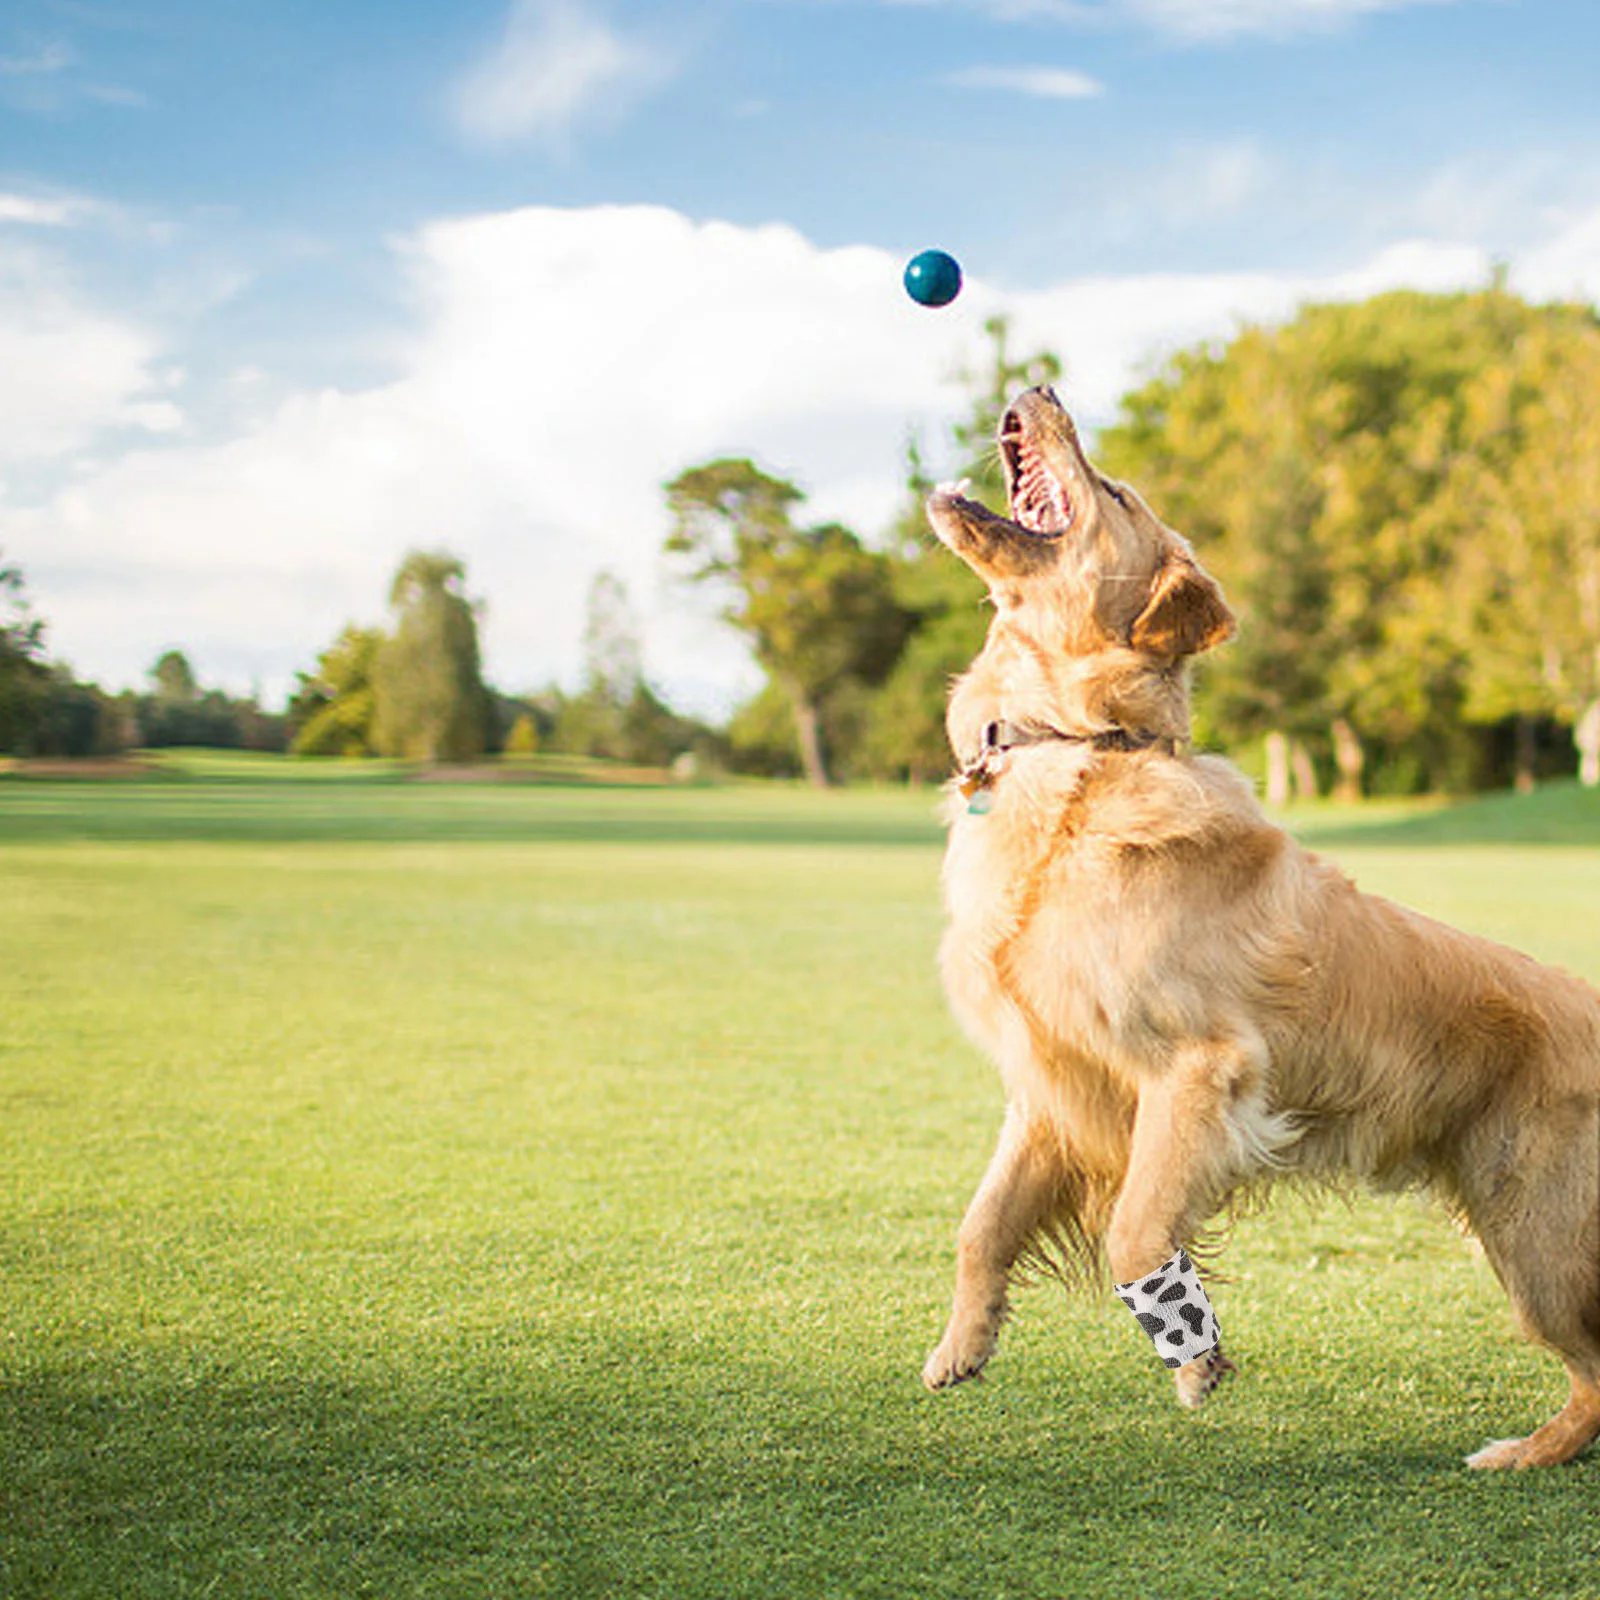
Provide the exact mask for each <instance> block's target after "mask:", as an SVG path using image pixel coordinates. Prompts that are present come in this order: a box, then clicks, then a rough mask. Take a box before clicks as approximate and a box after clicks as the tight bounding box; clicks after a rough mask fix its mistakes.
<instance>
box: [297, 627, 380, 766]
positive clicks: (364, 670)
mask: <svg viewBox="0 0 1600 1600" xmlns="http://www.w3.org/2000/svg"><path fill="white" fill-rule="evenodd" d="M382 645H383V633H382V631H381V630H380V629H378V628H361V627H357V626H356V625H355V624H354V623H352V624H350V625H349V626H348V627H346V628H345V630H344V631H343V632H342V633H341V634H340V635H339V637H338V638H337V639H335V640H334V642H333V643H332V644H331V645H329V646H328V648H327V649H326V650H324V651H323V652H322V654H321V655H320V656H318V657H317V665H316V669H315V670H314V671H312V672H309V673H307V672H302V673H300V674H299V687H298V688H297V689H296V691H295V694H294V697H293V698H292V699H291V700H290V702H289V722H290V726H291V728H292V729H293V740H292V742H291V743H290V746H289V748H290V750H291V751H292V753H293V754H295V755H297V756H370V755H373V754H375V753H376V750H377V743H376V738H375V732H374V723H375V721H376V717H377V693H376V691H375V690H374V688H373V671H374V667H375V664H376V662H377V659H378V651H379V649H380V648H381V647H382Z"/></svg>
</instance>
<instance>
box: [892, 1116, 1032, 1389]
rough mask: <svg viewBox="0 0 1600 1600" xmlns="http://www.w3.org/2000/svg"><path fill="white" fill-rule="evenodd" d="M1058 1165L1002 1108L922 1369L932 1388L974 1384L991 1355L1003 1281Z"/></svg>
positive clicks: (1022, 1120)
mask: <svg viewBox="0 0 1600 1600" xmlns="http://www.w3.org/2000/svg"><path fill="white" fill-rule="evenodd" d="M1060 1161H1061V1154H1060V1148H1059V1144H1058V1143H1057V1141H1056V1139H1055V1136H1054V1134H1053V1133H1052V1132H1051V1130H1050V1129H1049V1127H1048V1126H1047V1125H1046V1124H1045V1123H1043V1122H1042V1121H1031V1120H1030V1119H1029V1118H1027V1117H1026V1116H1025V1115H1024V1114H1023V1113H1022V1112H1021V1111H1019V1110H1018V1109H1017V1108H1016V1107H1015V1106H1010V1107H1008V1108H1007V1110H1006V1120H1005V1125H1004V1126H1003V1127H1002V1128H1001V1130H1000V1143H999V1145H998V1147H997V1148H996V1150H995V1153H994V1157H993V1159H992V1160H991V1161H990V1163H989V1169H988V1171H987V1172H985V1173H984V1175H983V1181H982V1183H980V1184H979V1185H978V1192H977V1193H976V1194H975V1195H974V1196H973V1197H972V1203H971V1205H969V1206H968V1207H967V1213H966V1215H965V1216H964V1217H963V1218H962V1219H961V1232H960V1234H959V1235H958V1237H957V1241H956V1293H955V1303H954V1304H953V1305H952V1306H951V1308H950V1322H949V1325H948V1326H947V1327H946V1328H945V1331H944V1337H943V1338H942V1339H941V1340H940V1341H939V1343H938V1345H937V1347H936V1348H935V1349H934V1351H933V1354H932V1355H930V1356H929V1357H928V1360H927V1362H926V1364H925V1365H924V1366H923V1369H922V1381H923V1382H924V1383H925V1384H927V1386H928V1387H929V1388H930V1389H944V1388H948V1387H949V1385H951V1384H953V1383H960V1382H962V1380H963V1379H966V1378H973V1377H976V1376H977V1375H978V1373H979V1372H980V1371H981V1370H982V1369H983V1365H984V1363H985V1362H986V1361H987V1360H988V1359H989V1357H990V1356H991V1355H993V1354H994V1347H995V1343H996V1340H997V1339H998V1338H999V1335H1000V1324H1001V1322H1002V1321H1003V1320H1004V1318H1005V1313H1006V1282H1007V1278H1008V1277H1009V1274H1010V1271H1011V1268H1012V1266H1013V1264H1014V1263H1015V1262H1016V1259H1017V1257H1018V1256H1019V1255H1020V1254H1021V1253H1022V1247H1023V1245H1024V1244H1026V1242H1027V1239H1028V1235H1029V1234H1030V1233H1032V1232H1033V1230H1034V1228H1035V1227H1036V1226H1037V1225H1038V1224H1039V1222H1040V1221H1041V1220H1042V1219H1043V1217H1044V1215H1045V1213H1046V1211H1048V1209H1049V1207H1050V1202H1051V1199H1052V1197H1053V1196H1054V1194H1055V1192H1056V1187H1057V1181H1058V1177H1059V1170H1060Z"/></svg>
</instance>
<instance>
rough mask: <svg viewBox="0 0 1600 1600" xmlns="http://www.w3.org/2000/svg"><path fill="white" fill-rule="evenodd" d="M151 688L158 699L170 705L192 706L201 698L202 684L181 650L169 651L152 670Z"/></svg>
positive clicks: (159, 658) (157, 661)
mask: <svg viewBox="0 0 1600 1600" xmlns="http://www.w3.org/2000/svg"><path fill="white" fill-rule="evenodd" d="M150 687H151V690H152V691H153V693H154V694H155V697H156V699H158V700H161V701H165V702H166V703H168V704H170V705H191V704H193V702H194V701H196V700H198V699H199V698H200V684H199V681H198V680H197V679H196V678H195V675H194V668H193V667H191V666H190V665H189V658H188V656H186V655H185V654H184V653H183V651H181V650H167V651H164V652H163V653H162V654H161V655H160V656H158V657H157V658H156V663H155V665H154V666H153V667H151V669H150Z"/></svg>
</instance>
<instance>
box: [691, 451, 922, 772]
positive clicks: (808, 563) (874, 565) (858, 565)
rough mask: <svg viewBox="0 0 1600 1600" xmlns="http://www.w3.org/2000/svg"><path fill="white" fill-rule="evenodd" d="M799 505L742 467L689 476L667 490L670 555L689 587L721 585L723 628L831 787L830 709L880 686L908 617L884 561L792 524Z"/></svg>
mask: <svg viewBox="0 0 1600 1600" xmlns="http://www.w3.org/2000/svg"><path fill="white" fill-rule="evenodd" d="M804 498H805V497H804V495H803V494H802V493H801V492H800V490H799V489H797V488H796V487H795V486H794V485H793V484H792V483H786V482H785V481H784V480H782V479H781V478H774V477H771V476H770V475H768V474H767V473H765V472H762V471H761V470H760V469H759V468H758V467H756V466H755V465H754V464H753V463H751V462H750V461H747V460H736V459H732V458H723V459H721V460H717V461H711V462H708V463H706V464H705V465H704V466H699V467H692V468H690V469H689V470H688V471H686V472H683V473H681V474H679V476H678V477H676V478H675V479H673V481H672V482H671V483H670V484H668V485H667V505H668V508H669V510H670V512H671V514H672V532H671V534H670V535H669V536H668V539H667V550H668V551H669V552H670V553H672V554H674V555H677V556H680V557H682V558H684V560H685V562H686V564H687V568H688V574H689V577H690V579H691V580H692V581H694V582H700V583H714V584H716V585H717V586H718V588H719V590H720V592H721V594H722V596H723V606H722V616H723V619H724V620H725V621H727V622H729V623H731V624H732V625H733V626H734V627H736V628H738V629H739V631H740V632H742V633H743V634H744V635H745V636H746V637H747V638H748V639H749V640H750V643H751V647H752V649H753V650H754V653H755V657H756V660H757V661H758V662H759V663H760V665H761V667H762V668H763V670H764V671H766V672H767V674H768V675H769V676H770V678H771V679H772V681H773V682H774V683H775V684H776V685H777V686H778V688H779V689H780V691H781V692H782V694H783V696H784V698H785V699H786V700H787V702H788V705H789V710H790V715H791V716H792V718H793V721H794V729H795V739H796V744H797V746H798V749H799V754H800V761H801V766H802V769H803V770H804V772H805V775H806V777H807V779H808V780H809V781H810V782H811V783H813V784H816V785H826V784H828V783H830V782H831V781H832V776H833V775H832V773H831V771H830V763H829V752H828V748H827V745H828V740H827V738H826V734H825V723H826V720H827V714H828V711H829V707H830V702H836V704H842V702H840V697H841V696H842V694H843V692H844V691H845V689H846V686H847V685H849V684H850V683H852V682H855V683H866V684H876V683H879V682H881V681H882V679H883V676H884V674H885V673H886V672H887V671H888V669H889V667H890V665H891V664H892V663H893V661H894V659H895V657H896V656H897V655H898V653H899V650H900V647H901V644H902V643H903V642H904V639H905V636H906V631H907V623H908V619H907V617H906V614H905V613H904V611H903V610H902V609H901V607H900V606H899V605H898V604H897V603H896V601H895V598H894V594H893V591H892V587H891V582H890V575H889V569H888V563H887V562H886V561H885V559H884V558H883V557H882V556H881V555H878V554H876V553H874V552H872V551H870V550H867V549H865V548H864V547H863V546H862V544H861V542H860V540H859V539H857V538H856V536H855V535H854V534H853V533H851V532H850V530H849V529H847V528H844V527H842V526H841V525H840V524H838V523H825V524H822V525H820V526H817V527H812V528H798V527H796V526H795V524H794V519H793V513H794V511H795V509H796V508H797V507H799V506H800V505H801V504H802V503H803V501H804Z"/></svg>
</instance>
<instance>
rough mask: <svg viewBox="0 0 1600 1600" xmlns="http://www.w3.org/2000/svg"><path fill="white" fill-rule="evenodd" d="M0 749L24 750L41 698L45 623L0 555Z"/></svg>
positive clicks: (14, 568)
mask: <svg viewBox="0 0 1600 1600" xmlns="http://www.w3.org/2000/svg"><path fill="white" fill-rule="evenodd" d="M0 607H3V609H0V750H28V749H31V748H32V740H33V735H34V733H35V731H36V729H37V726H38V721H39V717H40V713H41V708H42V706H43V702H44V697H45V694H46V689H47V684H48V679H49V669H48V668H47V666H46V665H45V660H44V622H43V621H42V619H40V618H39V617H37V616H35V615H34V613H33V609H32V607H31V606H30V605H29V603H28V590H27V584H26V581H25V580H24V578H23V575H22V569H21V568H20V567H17V566H14V565H12V564H10V563H8V562H7V561H6V560H5V557H4V554H3V553H0Z"/></svg>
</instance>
